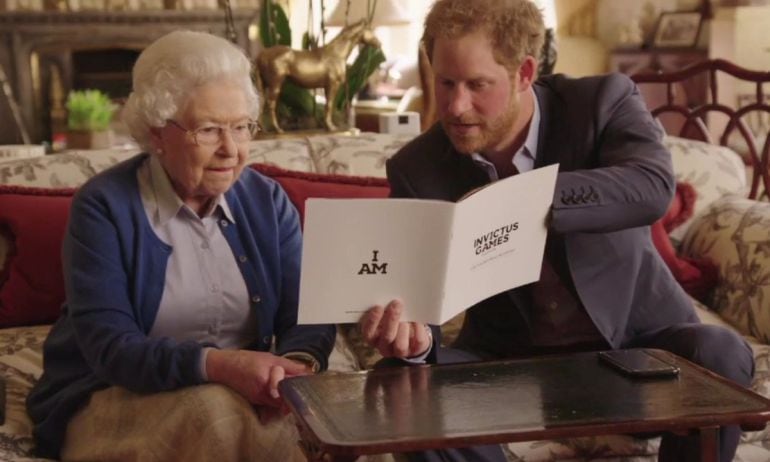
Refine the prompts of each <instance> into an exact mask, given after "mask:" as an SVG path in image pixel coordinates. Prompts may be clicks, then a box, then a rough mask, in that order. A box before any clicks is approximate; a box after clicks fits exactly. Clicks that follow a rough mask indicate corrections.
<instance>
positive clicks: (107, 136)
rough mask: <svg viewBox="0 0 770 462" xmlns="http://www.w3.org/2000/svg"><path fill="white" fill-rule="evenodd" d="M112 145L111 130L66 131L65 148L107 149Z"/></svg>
mask: <svg viewBox="0 0 770 462" xmlns="http://www.w3.org/2000/svg"><path fill="white" fill-rule="evenodd" d="M111 146H112V130H100V131H86V130H70V131H68V132H67V149H107V148H109V147H111Z"/></svg>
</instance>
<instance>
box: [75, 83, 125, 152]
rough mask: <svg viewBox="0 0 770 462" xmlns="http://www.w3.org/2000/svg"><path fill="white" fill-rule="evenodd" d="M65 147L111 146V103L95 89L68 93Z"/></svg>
mask: <svg viewBox="0 0 770 462" xmlns="http://www.w3.org/2000/svg"><path fill="white" fill-rule="evenodd" d="M65 107H66V108H67V130H68V132H67V147H68V148H75V149H103V148H108V147H110V146H111V145H112V131H111V130H110V122H111V121H112V116H113V114H114V112H115V108H116V106H115V104H113V102H112V101H111V100H110V98H109V96H107V95H106V94H105V93H103V92H101V91H99V90H72V91H71V92H70V93H69V95H68V96H67V102H66V104H65Z"/></svg>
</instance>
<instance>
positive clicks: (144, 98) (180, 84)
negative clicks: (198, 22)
mask: <svg viewBox="0 0 770 462" xmlns="http://www.w3.org/2000/svg"><path fill="white" fill-rule="evenodd" d="M251 69H252V67H251V61H249V59H248V58H247V57H246V55H245V54H244V53H243V51H241V50H240V49H239V48H238V47H236V46H235V45H233V44H232V43H230V42H228V41H227V40H225V39H223V38H221V37H217V36H215V35H211V34H208V33H205V32H195V31H189V30H179V31H174V32H171V33H169V34H166V35H164V36H163V37H161V38H159V39H158V40H156V41H155V42H153V43H152V44H151V45H150V46H148V47H147V48H145V49H144V51H142V53H141V54H140V55H139V58H138V59H137V60H136V64H134V69H133V72H132V76H133V89H132V91H131V94H130V95H129V97H128V100H127V101H126V104H125V106H124V107H123V111H122V117H123V121H124V123H125V124H126V125H127V126H128V130H129V132H130V133H131V136H132V137H133V138H134V139H135V140H136V142H137V143H139V146H141V147H142V149H144V150H147V151H150V150H151V149H152V144H151V142H150V129H151V128H152V127H163V126H164V125H166V121H167V120H168V119H171V118H173V117H174V116H175V115H177V112H178V111H179V110H180V109H182V108H184V105H185V103H186V98H187V96H188V95H189V94H190V91H191V90H192V89H193V88H195V87H197V86H199V85H203V84H206V83H208V82H211V81H213V80H217V79H220V78H228V79H232V80H233V81H235V82H237V83H239V84H240V85H241V86H242V87H243V93H244V95H245V96H246V103H247V105H248V108H249V115H250V116H251V117H252V118H253V119H255V120H256V119H258V118H259V114H260V101H259V96H258V95H257V91H256V90H255V88H254V84H253V82H252V80H251Z"/></svg>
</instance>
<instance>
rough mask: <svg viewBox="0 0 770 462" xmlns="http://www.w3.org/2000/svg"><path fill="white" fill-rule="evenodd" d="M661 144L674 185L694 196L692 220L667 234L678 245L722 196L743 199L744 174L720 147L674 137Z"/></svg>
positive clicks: (738, 162)
mask: <svg viewBox="0 0 770 462" xmlns="http://www.w3.org/2000/svg"><path fill="white" fill-rule="evenodd" d="M663 144H664V145H665V146H666V147H667V148H668V149H669V151H671V159H672V162H673V164H674V173H675V175H676V179H677V181H679V182H682V183H688V184H690V185H692V186H693V187H694V188H695V190H696V192H697V193H698V197H697V200H696V201H695V210H694V213H693V215H692V217H691V218H690V219H688V220H685V221H684V222H683V223H682V224H681V225H680V226H678V227H677V228H676V229H674V230H673V231H672V232H671V233H670V234H669V237H671V239H672V240H673V241H674V242H675V243H678V242H680V241H681V240H682V238H684V235H685V234H686V233H687V230H688V229H689V228H690V225H691V224H692V223H693V221H694V220H695V219H696V218H697V217H698V216H699V215H700V214H701V213H702V212H703V211H704V210H706V209H707V208H708V206H709V205H710V204H711V203H712V202H714V201H715V200H717V199H719V198H720V197H722V196H724V195H725V194H730V193H737V194H744V195H745V192H746V190H747V187H748V186H747V183H746V170H745V167H744V165H743V161H742V160H741V157H740V156H739V155H738V154H736V153H735V152H733V151H732V150H730V149H728V148H725V147H722V146H715V145H712V144H707V143H703V142H701V141H694V140H688V139H685V138H678V137H675V136H667V137H665V138H664V139H663Z"/></svg>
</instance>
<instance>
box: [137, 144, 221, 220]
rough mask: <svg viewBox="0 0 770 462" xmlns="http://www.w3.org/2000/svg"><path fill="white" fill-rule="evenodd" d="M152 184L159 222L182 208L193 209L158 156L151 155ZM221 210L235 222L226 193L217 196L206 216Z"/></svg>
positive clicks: (168, 218)
mask: <svg viewBox="0 0 770 462" xmlns="http://www.w3.org/2000/svg"><path fill="white" fill-rule="evenodd" d="M150 186H151V188H152V192H153V194H154V195H155V204H156V207H157V209H156V210H155V213H156V214H157V217H158V223H159V224H160V225H161V226H162V225H165V224H166V223H168V222H169V220H171V219H172V218H174V217H175V216H176V215H177V214H178V213H179V210H180V209H186V210H188V211H190V212H191V213H193V214H195V213H194V212H192V210H191V209H190V208H189V207H188V206H187V205H186V204H185V203H184V201H182V199H181V198H180V197H179V195H178V194H177V193H176V191H174V187H173V186H172V185H171V180H170V179H169V178H168V174H167V173H166V170H165V169H164V168H163V166H162V165H161V163H160V161H159V160H158V158H157V156H155V155H150ZM217 210H221V213H222V215H223V216H224V217H225V218H227V220H228V221H230V222H231V223H235V219H234V218H233V214H232V211H231V210H230V206H229V205H227V201H226V200H225V196H224V194H220V195H219V196H217V198H216V200H214V202H213V203H212V205H211V208H209V209H208V210H207V211H206V213H204V215H203V216H204V217H208V216H211V215H213V214H214V212H215V211H217Z"/></svg>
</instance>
